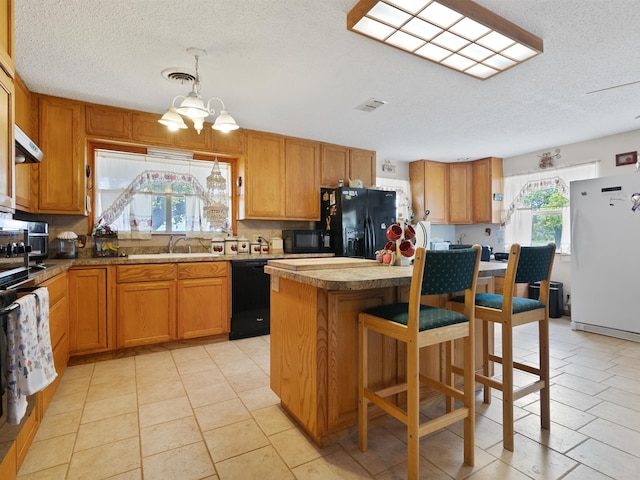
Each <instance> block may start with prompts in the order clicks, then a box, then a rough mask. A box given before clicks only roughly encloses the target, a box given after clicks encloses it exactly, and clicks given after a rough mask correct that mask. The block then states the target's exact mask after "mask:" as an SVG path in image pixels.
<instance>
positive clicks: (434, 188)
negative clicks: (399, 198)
mask: <svg viewBox="0 0 640 480" xmlns="http://www.w3.org/2000/svg"><path fill="white" fill-rule="evenodd" d="M409 183H410V185H411V196H412V204H413V212H414V214H415V216H416V218H418V219H421V218H423V216H424V213H425V211H426V210H429V212H430V213H429V217H428V220H429V221H431V222H432V223H438V224H446V223H449V166H448V164H447V163H440V162H433V161H430V160H418V161H416V162H411V163H410V164H409Z"/></svg>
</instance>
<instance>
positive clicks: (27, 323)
mask: <svg viewBox="0 0 640 480" xmlns="http://www.w3.org/2000/svg"><path fill="white" fill-rule="evenodd" d="M16 303H17V304H18V305H19V306H20V308H19V309H18V310H17V311H16V312H12V314H10V315H9V316H8V318H7V392H8V398H7V423H10V424H18V423H20V420H21V419H22V417H23V416H24V414H25V411H26V408H27V396H28V395H32V394H34V393H36V392H38V391H40V390H42V389H44V388H45V387H47V386H48V385H49V384H50V383H51V382H52V381H53V380H54V379H55V378H56V376H57V373H56V370H55V366H54V363H53V352H52V349H51V338H50V336H49V292H48V290H47V289H46V288H39V289H37V290H36V291H34V292H33V294H31V295H25V296H23V297H21V298H19V299H18V300H16Z"/></svg>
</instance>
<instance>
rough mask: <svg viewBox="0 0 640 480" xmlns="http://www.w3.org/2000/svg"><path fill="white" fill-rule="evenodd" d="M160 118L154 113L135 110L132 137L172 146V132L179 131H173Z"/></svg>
mask: <svg viewBox="0 0 640 480" xmlns="http://www.w3.org/2000/svg"><path fill="white" fill-rule="evenodd" d="M160 118H161V117H160V116H158V115H154V114H153V113H140V112H134V113H133V114H132V120H133V131H132V133H131V136H132V138H133V139H134V140H135V141H136V142H140V143H144V144H150V145H163V146H171V145H172V143H173V139H172V134H174V133H177V132H171V131H169V129H168V128H167V127H166V126H164V125H162V124H161V123H158V120H160Z"/></svg>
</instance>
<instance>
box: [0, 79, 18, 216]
mask: <svg viewBox="0 0 640 480" xmlns="http://www.w3.org/2000/svg"><path fill="white" fill-rule="evenodd" d="M13 112H14V86H13V80H12V79H11V77H9V75H7V73H6V72H5V71H4V70H2V69H0V172H1V175H0V212H8V213H13V212H14V211H15V206H16V204H15V183H14V175H15V146H14V133H13V122H14V120H13Z"/></svg>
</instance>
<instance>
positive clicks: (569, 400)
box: [550, 385, 602, 411]
mask: <svg viewBox="0 0 640 480" xmlns="http://www.w3.org/2000/svg"><path fill="white" fill-rule="evenodd" d="M550 390H551V399H552V400H555V401H557V402H560V403H564V404H565V405H569V406H570V407H574V408H577V409H580V410H583V411H587V410H589V409H590V408H592V407H594V406H595V405H597V404H599V403H600V402H601V401H602V400H600V399H598V398H597V397H592V396H591V395H587V394H585V393H581V392H578V391H577V390H573V389H571V388H567V387H563V386H562V385H551V388H550Z"/></svg>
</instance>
